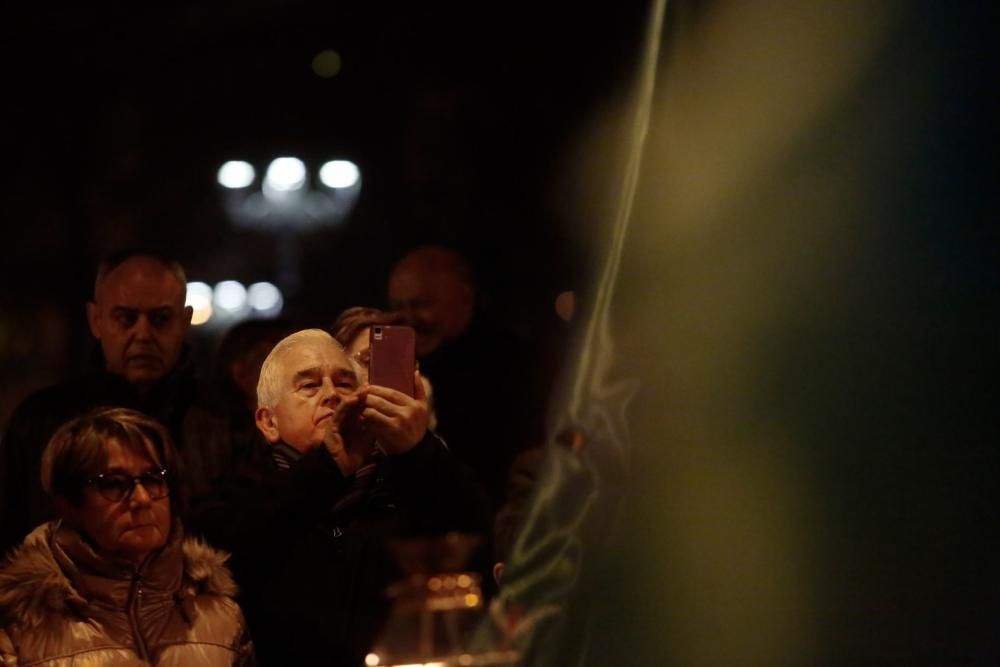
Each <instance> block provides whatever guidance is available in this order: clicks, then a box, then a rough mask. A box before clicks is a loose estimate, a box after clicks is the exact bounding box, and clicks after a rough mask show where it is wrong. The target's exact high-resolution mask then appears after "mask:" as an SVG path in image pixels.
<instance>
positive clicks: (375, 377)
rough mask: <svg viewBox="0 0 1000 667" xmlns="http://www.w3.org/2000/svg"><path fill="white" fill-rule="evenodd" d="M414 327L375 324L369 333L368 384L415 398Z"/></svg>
mask: <svg viewBox="0 0 1000 667" xmlns="http://www.w3.org/2000/svg"><path fill="white" fill-rule="evenodd" d="M414 339H415V335H414V332H413V327H408V326H402V325H393V326H390V325H378V324H377V325H375V326H373V327H372V328H371V329H370V330H369V332H368V345H369V348H370V357H369V359H368V382H369V383H370V384H377V385H380V386H383V387H389V388H391V389H396V390H397V391H401V392H403V393H404V394H406V395H408V396H413V371H414V368H415V366H416V361H415V355H414Z"/></svg>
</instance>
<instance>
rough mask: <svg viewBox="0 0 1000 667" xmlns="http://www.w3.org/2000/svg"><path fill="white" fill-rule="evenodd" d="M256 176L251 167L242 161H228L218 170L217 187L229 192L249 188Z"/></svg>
mask: <svg viewBox="0 0 1000 667" xmlns="http://www.w3.org/2000/svg"><path fill="white" fill-rule="evenodd" d="M256 176H257V174H256V172H254V169H253V165H252V164H250V163H249V162H243V161H242V160H230V161H229V162H227V163H225V164H224V165H222V167H220V168H219V175H218V181H219V185H221V186H222V187H224V188H229V189H231V190H237V189H239V188H246V187H249V186H250V184H251V183H253V179H254V178H256Z"/></svg>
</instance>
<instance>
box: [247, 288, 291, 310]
mask: <svg viewBox="0 0 1000 667" xmlns="http://www.w3.org/2000/svg"><path fill="white" fill-rule="evenodd" d="M247 303H249V304H250V307H251V308H253V309H254V311H255V312H256V313H257V314H258V315H261V316H263V317H276V316H277V315H278V314H279V313H281V307H282V306H283V305H284V304H285V300H284V299H283V298H282V296H281V290H279V289H278V288H277V287H275V286H274V285H272V284H271V283H264V282H261V283H254V284H253V285H250V287H249V289H247Z"/></svg>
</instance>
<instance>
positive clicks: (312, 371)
mask: <svg viewBox="0 0 1000 667" xmlns="http://www.w3.org/2000/svg"><path fill="white" fill-rule="evenodd" d="M319 373H320V369H319V367H318V366H313V367H312V368H306V369H303V370H301V371H299V372H298V373H296V374H295V375H293V376H292V384H297V383H298V382H299V380H312V379H314V378H315V377H316V376H317V375H319Z"/></svg>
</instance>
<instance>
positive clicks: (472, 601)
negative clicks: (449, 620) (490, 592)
mask: <svg viewBox="0 0 1000 667" xmlns="http://www.w3.org/2000/svg"><path fill="white" fill-rule="evenodd" d="M477 604H479V596H478V595H476V594H475V593H469V594H468V595H466V596H465V606H466V607H475V606H476V605H477Z"/></svg>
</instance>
